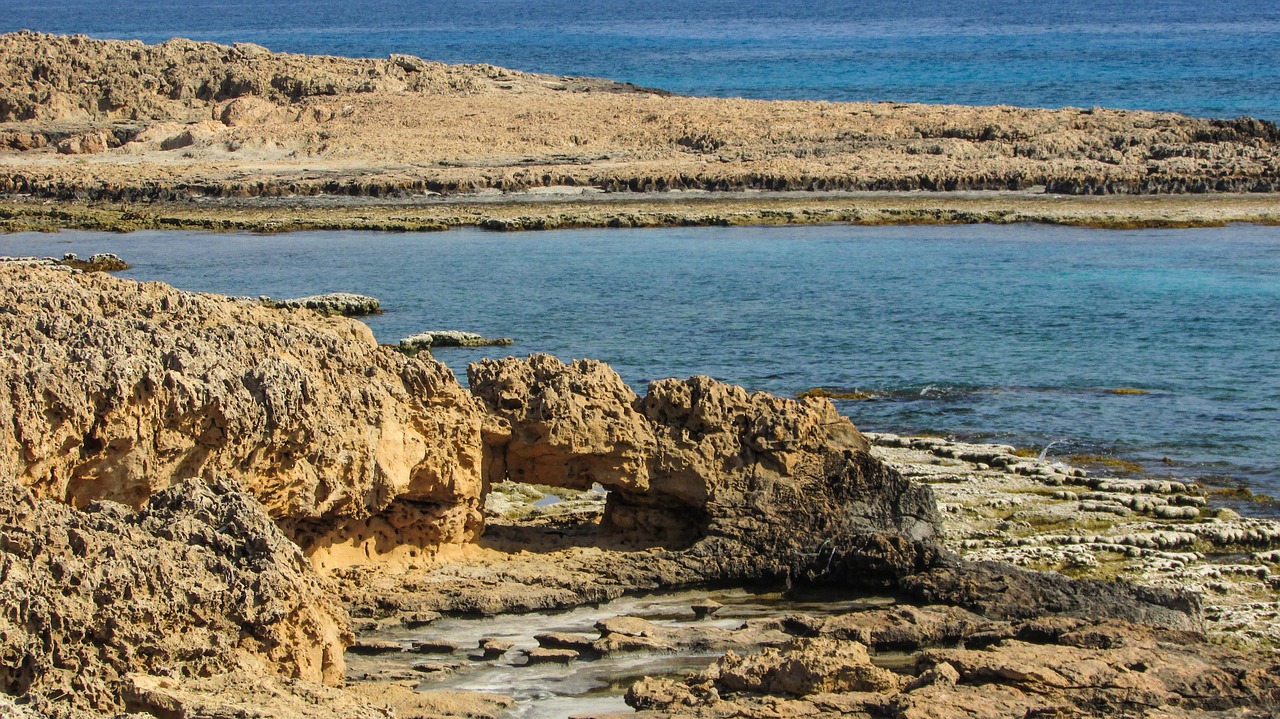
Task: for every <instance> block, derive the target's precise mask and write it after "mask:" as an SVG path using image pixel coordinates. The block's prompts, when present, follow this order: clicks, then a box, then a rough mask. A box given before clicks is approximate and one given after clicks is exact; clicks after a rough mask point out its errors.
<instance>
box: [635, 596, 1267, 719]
mask: <svg viewBox="0 0 1280 719" xmlns="http://www.w3.org/2000/svg"><path fill="white" fill-rule="evenodd" d="M888 611H891V612H896V613H899V614H902V615H904V616H903V618H905V619H906V620H907V621H906V622H904V623H900V625H899V628H898V629H895V630H893V631H892V632H891V634H892V635H893V636H895V637H897V638H898V639H899V640H900V639H903V638H905V637H907V636H908V634H909V630H910V623H911V621H913V619H919V620H922V621H923V623H924V624H925V625H926V626H928V627H930V628H934V627H937V626H942V625H949V626H950V627H952V628H953V629H958V630H959V633H958V634H957V633H955V632H953V631H947V632H943V633H940V634H939V633H934V632H932V631H931V629H926V630H924V631H922V632H919V633H917V634H916V635H915V637H914V640H915V643H914V644H912V643H910V642H908V643H907V644H905V645H902V644H900V645H899V646H900V647H901V646H907V647H910V648H911V649H913V650H918V649H920V648H922V647H923V648H924V651H920V652H919V653H917V654H916V656H915V660H914V662H913V663H912V664H910V665H908V666H906V667H902V668H901V670H902V671H904V673H905V675H906V676H902V675H898V674H894V673H892V672H889V671H887V670H886V669H884V668H882V667H880V666H877V659H876V657H874V656H871V655H869V653H868V651H867V647H866V646H865V645H864V644H863V643H862V642H860V641H857V640H855V639H849V638H841V637H840V636H838V635H837V636H832V634H831V633H829V632H827V631H825V627H824V630H822V631H821V632H820V634H819V635H818V636H813V637H811V638H806V639H797V640H795V641H793V642H792V643H791V644H790V645H789V646H786V647H783V648H782V649H781V650H779V649H765V650H763V651H761V652H759V653H757V654H752V655H747V656H738V655H736V654H733V653H729V654H726V655H725V656H724V657H722V658H721V659H720V660H718V661H717V662H715V663H714V664H712V665H711V666H710V667H708V668H707V669H706V670H704V671H702V672H700V673H698V674H694V675H692V676H690V677H688V678H686V679H684V680H683V681H673V680H670V679H644V680H642V681H640V682H638V683H637V684H635V685H634V686H632V688H631V690H630V691H629V692H628V694H627V702H628V703H629V704H630V705H631V706H633V707H636V708H637V709H641V710H646V711H647V712H649V713H647V714H644V715H643V716H652V717H661V716H681V717H732V716H761V717H763V716H769V717H792V716H794V717H801V716H805V717H823V718H826V717H830V718H832V719H834V718H835V717H866V716H873V717H877V716H894V717H911V718H920V719H923V718H925V717H933V718H936V719H950V718H952V717H970V718H973V717H990V718H991V719H996V718H1003V717H1011V716H1017V717H1022V716H1027V717H1031V716H1036V717H1065V716H1131V717H1152V718H1153V719H1154V718H1155V717H1162V718H1163V717H1206V718H1207V717H1216V716H1255V715H1256V716H1268V715H1270V714H1271V713H1272V712H1274V711H1275V710H1276V709H1277V707H1280V665H1277V664H1275V662H1274V658H1273V657H1272V658H1268V657H1266V656H1263V655H1260V654H1251V653H1242V652H1236V651H1234V650H1231V649H1228V648H1225V647H1222V646H1218V645H1214V644H1209V643H1206V642H1204V641H1203V639H1202V638H1201V637H1199V636H1198V635H1196V634H1194V633H1187V632H1173V631H1163V630H1156V629H1152V628H1150V627H1147V626H1142V625H1138V624H1130V623H1127V622H1121V621H1098V620H1093V619H1064V618H1055V617H1047V618H1042V619H1038V620H1033V621H1029V622H1019V623H1008V622H1004V623H999V622H997V623H993V622H980V621H975V619H976V618H974V619H970V620H963V619H962V618H960V617H957V616H954V612H946V611H944V612H941V613H939V612H938V611H937V610H915V609H907V610H888ZM885 614H886V612H883V611H876V612H867V613H864V615H862V616H859V615H851V616H848V617H836V618H834V619H833V620H832V621H831V622H829V624H835V625H836V626H837V627H843V626H846V625H849V624H850V621H848V620H852V623H853V624H862V625H865V627H867V629H868V631H869V632H870V631H876V627H878V625H879V624H880V622H881V621H882V620H884V619H886V618H888V617H886V616H885ZM907 615H909V616H907ZM931 615H938V616H931ZM957 620H961V621H957ZM904 629H905V630H908V631H906V632H904V631H903V630H904ZM837 634H838V633H837ZM864 636H865V635H864ZM957 642H959V643H961V644H962V646H961V647H960V648H955V647H954V645H955V644H956V643H957ZM965 645H967V646H965ZM930 646H932V647H939V648H929V647H930ZM942 647H945V648H942Z"/></svg>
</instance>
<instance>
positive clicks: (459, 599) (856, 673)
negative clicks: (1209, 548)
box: [0, 266, 1280, 719]
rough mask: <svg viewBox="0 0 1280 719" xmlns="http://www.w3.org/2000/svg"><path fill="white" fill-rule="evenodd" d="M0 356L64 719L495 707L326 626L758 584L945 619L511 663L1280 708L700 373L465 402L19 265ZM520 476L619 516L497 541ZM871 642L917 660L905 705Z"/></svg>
mask: <svg viewBox="0 0 1280 719" xmlns="http://www.w3.org/2000/svg"><path fill="white" fill-rule="evenodd" d="M0 356H3V358H4V360H5V361H4V363H3V364H2V365H0V371H2V372H3V374H2V375H0V407H4V409H5V410H6V416H5V419H6V420H7V421H5V422H0V489H3V493H0V518H3V520H4V521H3V523H0V550H3V552H4V554H3V555H0V568H2V569H3V574H2V575H0V576H3V578H4V582H3V583H2V584H0V607H2V608H3V614H2V615H0V617H3V619H4V622H5V624H4V626H3V627H0V679H3V681H4V685H3V689H4V690H5V691H6V692H9V693H16V694H20V695H23V701H24V702H27V703H32V704H36V705H38V706H39V707H40V708H41V710H46V709H47V710H49V711H52V713H53V714H54V715H55V716H68V717H77V719H78V718H79V717H82V716H83V717H89V718H90V719H91V718H92V717H95V716H100V715H102V714H104V713H113V712H118V711H120V710H121V709H141V710H145V711H149V712H151V713H152V714H153V715H156V716H166V717H167V716H238V715H242V714H244V713H246V712H249V713H252V712H254V711H259V710H260V709H261V708H262V707H269V708H270V711H273V712H275V713H276V714H277V715H280V716H290V717H292V716H306V717H316V718H317V719H327V718H328V717H335V718H336V717H343V718H344V719H346V718H349V717H360V718H363V717H373V716H387V714H388V712H390V713H393V714H394V713H396V712H399V713H400V714H401V715H403V716H406V717H408V716H430V717H436V716H464V715H465V716H473V717H477V716H491V715H494V714H495V713H497V712H500V711H501V710H502V708H503V707H505V706H507V705H508V704H509V703H510V702H509V700H508V699H504V698H501V697H491V696H481V695H476V694H466V693H456V692H453V693H450V692H443V693H442V692H430V693H415V692H413V691H411V689H410V687H412V686H415V685H417V684H418V681H417V680H416V677H413V676H412V674H413V673H423V672H421V671H418V670H415V669H412V668H410V669H408V670H404V671H406V672H408V673H409V674H410V676H409V678H406V677H403V676H381V675H377V672H374V674H375V676H373V677H371V679H372V680H373V681H369V682H364V681H361V682H356V683H354V684H348V685H346V686H345V687H342V688H338V687H334V686H328V687H326V686H324V683H330V684H336V683H338V682H340V681H341V679H342V677H341V674H342V657H341V654H340V653H341V650H342V649H343V648H344V647H346V646H347V645H348V643H349V642H350V641H351V640H352V637H351V635H349V634H348V633H347V630H346V620H347V618H348V617H347V616H343V615H344V612H342V611H341V610H339V609H337V607H338V606H339V605H341V606H343V607H345V609H346V612H345V614H349V615H350V616H351V617H354V618H356V619H357V620H358V621H359V622H360V625H361V626H360V627H359V628H360V629H361V630H362V631H372V632H374V634H373V635H372V636H371V637H369V638H366V640H365V642H366V643H365V644H362V645H359V644H358V645H356V647H355V649H356V650H359V651H361V652H365V653H370V652H372V653H378V652H392V653H396V654H399V653H400V652H401V651H402V650H403V649H404V646H403V645H401V644H399V643H397V642H391V643H388V640H386V639H382V640H381V643H379V641H378V636H377V633H378V632H385V631H390V630H391V627H393V626H397V625H399V626H403V627H422V626H424V625H425V626H427V627H430V626H431V623H432V622H433V621H440V620H439V618H438V617H437V616H436V615H435V614H434V613H436V612H442V613H455V614H456V613H471V614H479V615H489V616H492V615H498V614H502V613H509V612H531V611H539V610H551V609H568V608H573V607H582V606H584V605H589V604H593V603H600V602H605V601H608V600H614V599H617V598H619V597H622V596H624V595H632V596H635V595H640V594H643V593H646V592H653V591H657V590H671V589H677V588H694V587H701V588H705V587H707V586H709V585H710V586H717V587H725V586H747V585H758V584H760V583H772V584H774V585H777V586H781V587H787V588H791V589H793V590H794V589H797V588H799V589H804V588H809V587H814V586H822V587H827V588H831V589H834V590H837V591H842V592H853V591H856V590H862V591H866V590H875V591H891V592H893V593H895V594H897V595H899V596H901V597H903V598H906V599H910V600H911V601H912V602H915V603H919V604H922V605H932V606H908V605H903V606H895V607H891V608H872V609H867V610H865V611H861V612H855V613H852V614H845V615H840V616H813V614H812V613H807V614H806V613H804V612H797V613H794V614H788V615H786V616H772V617H767V618H763V619H759V620H750V621H747V622H746V624H747V625H748V630H749V631H748V635H749V636H750V639H749V641H748V640H747V639H746V638H745V637H744V636H743V635H742V634H741V630H739V629H735V628H733V627H729V626H718V625H717V624H716V622H717V621H721V620H716V619H712V620H708V621H704V622H697V623H694V624H693V625H690V626H688V627H682V628H679V631H676V630H675V629H674V628H672V627H670V626H664V625H662V624H661V623H653V622H648V621H646V620H644V619H643V618H639V619H637V618H626V617H623V618H617V617H613V618H606V619H605V620H604V622H603V623H602V624H601V626H600V627H599V636H597V637H591V636H585V637H584V636H573V635H572V633H565V632H560V633H559V634H556V633H555V632H550V633H544V636H542V637H540V643H541V644H542V646H541V647H540V648H537V649H533V648H530V649H529V650H528V651H526V656H528V657H529V658H531V659H534V660H536V661H537V662H539V663H545V664H547V665H554V664H555V663H556V662H560V661H581V662H583V663H584V665H585V664H586V663H588V662H589V661H591V660H595V659H596V658H597V657H611V656H614V655H622V654H629V653H633V652H638V653H640V654H645V653H649V654H662V653H675V654H680V653H686V654H687V653H697V652H707V653H714V654H717V655H718V654H723V655H724V656H723V657H722V658H720V659H718V660H716V663H715V664H714V665H713V666H711V667H709V668H707V669H705V670H704V671H702V672H700V673H698V674H697V675H694V676H691V677H687V678H684V679H680V680H674V679H661V678H655V679H652V680H644V681H640V682H637V683H635V685H634V686H632V687H631V688H630V690H629V695H628V701H629V702H630V704H631V705H632V706H634V707H639V708H642V709H644V710H645V711H650V712H657V713H658V715H663V716H666V715H690V714H693V715H699V716H727V715H746V716H753V715H757V714H762V713H770V712H773V714H771V715H786V714H787V713H792V714H806V715H809V714H812V715H821V714H824V713H825V714H829V715H832V716H835V715H850V714H851V715H854V716H857V715H861V714H867V715H870V714H901V715H904V716H915V715H927V713H928V712H929V711H932V710H931V709H929V707H933V706H935V705H938V706H943V707H948V706H949V707H952V708H963V707H964V706H969V705H973V704H980V703H981V702H983V701H986V700H988V699H990V700H991V701H992V702H993V704H992V706H994V707H996V710H995V714H993V715H1001V714H1000V712H1003V711H1006V710H1007V711H1012V712H1014V713H1016V714H1018V715H1026V714H1031V715H1045V713H1046V712H1048V714H1047V715H1055V716H1056V715H1062V714H1064V713H1065V714H1068V715H1069V714H1071V713H1072V712H1079V711H1095V712H1102V713H1117V712H1128V711H1132V712H1135V713H1139V714H1141V713H1145V712H1147V711H1148V709H1150V708H1152V707H1157V708H1158V707H1163V706H1166V705H1168V706H1173V707H1177V708H1179V711H1183V710H1185V711H1183V714H1184V715H1197V714H1203V713H1205V712H1211V711H1219V710H1235V709H1240V708H1244V707H1249V708H1264V709H1265V708H1274V707H1276V706H1277V705H1278V702H1280V690H1278V688H1277V687H1278V686H1280V679H1278V677H1280V665H1276V664H1275V663H1274V662H1272V661H1270V660H1268V659H1267V658H1266V657H1265V656H1263V655H1260V654H1257V653H1249V652H1237V651H1234V650H1231V649H1227V648H1224V647H1217V646H1212V645H1209V644H1206V643H1205V642H1204V636H1203V629H1204V624H1203V610H1202V607H1201V603H1200V600H1199V598H1198V597H1197V596H1196V595H1194V594H1191V593H1187V592H1184V591H1180V590H1178V589H1161V588H1144V587H1134V586H1132V585H1129V584H1126V583H1123V582H1103V581H1072V580H1069V579H1067V578H1065V577H1063V576H1061V575H1058V574H1050V573H1039V572H1029V571H1026V570H1022V569H1018V568H1015V567H1012V566H1009V565H1005V564H997V563H968V562H964V561H962V560H960V559H959V558H958V557H956V556H955V555H953V554H951V553H950V552H948V551H946V550H945V549H944V548H943V546H942V544H941V542H940V530H941V528H942V522H941V515H940V514H939V511H938V508H937V504H936V502H935V501H934V497H933V494H932V492H931V491H930V489H929V488H928V487H927V486H925V485H923V484H920V483H918V482H916V481H914V480H912V479H909V478H907V477H904V476H903V474H902V473H901V472H899V471H898V470H896V469H894V468H892V467H890V466H888V465H886V464H885V463H883V462H881V461H879V460H878V459H876V458H875V457H873V456H872V454H870V452H869V449H870V445H869V443H868V442H867V439H866V438H865V437H864V436H863V435H862V434H861V433H859V432H858V430H857V429H856V428H855V427H854V425H853V424H852V423H851V422H850V421H849V420H848V419H846V418H844V417H842V416H840V415H839V414H838V413H836V411H835V409H834V407H833V406H832V405H831V404H830V402H829V401H827V400H825V399H821V398H812V399H808V400H804V401H797V400H788V399H782V398H778V397H773V396H770V395H767V394H763V393H755V394H751V393H747V392H746V391H745V390H743V389H741V388H738V387H731V386H728V385H724V384H722V383H719V382H716V381H714V380H712V379H709V378H706V377H694V378H690V379H688V380H660V381H657V382H654V383H652V384H651V385H650V387H649V389H648V391H647V393H646V395H645V396H643V397H640V396H637V395H636V394H635V393H634V392H633V391H632V390H631V389H630V388H628V387H627V386H626V385H625V384H624V383H623V382H622V381H621V379H620V378H619V377H618V375H617V374H616V373H615V372H613V371H612V370H611V369H609V368H608V367H607V366H606V365H603V364H601V363H598V362H591V361H587V360H579V361H576V362H574V363H572V364H567V365H566V364H564V363H562V362H560V361H559V360H556V359H555V358H552V357H548V356H544V355H533V356H530V357H529V358H527V359H524V360H521V359H516V358H507V359H505V360H498V361H488V362H482V363H478V364H477V365H474V366H473V367H472V368H471V372H470V373H469V374H470V379H471V388H472V389H471V392H468V391H467V390H465V389H463V388H462V387H461V386H460V385H459V384H458V382H457V381H456V379H455V377H454V376H453V374H452V373H451V372H450V371H449V370H448V369H447V368H446V367H444V366H443V365H441V364H440V363H438V362H435V361H434V360H432V359H429V358H427V357H426V356H425V355H424V356H419V357H415V358H407V357H405V356H403V355H401V354H400V353H398V352H396V351H394V350H391V349H388V348H380V347H378V346H377V345H376V344H375V343H374V342H373V340H372V337H371V334H370V332H369V330H368V328H367V327H365V326H364V325H361V324H359V323H356V322H354V321H351V320H346V319H340V318H325V317H321V316H319V315H317V314H316V313H314V312H311V311H309V310H279V309H274V308H267V307H263V306H261V305H260V304H258V303H256V302H239V301H236V300H234V299H231V298H225V297H218V296H212V295H197V294H193V293H188V292H182V291H179V290H175V289H173V288H171V287H167V286H165V285H162V284H159V283H136V282H129V281H123V280H117V279H114V278H111V277H105V276H92V275H72V274H69V273H66V272H57V271H53V270H49V269H45V268H40V267H25V266H18V267H4V268H0ZM473 393H474V394H473ZM508 479H511V480H517V481H524V482H538V483H541V484H545V485H550V486H552V487H561V488H566V489H571V488H576V489H588V488H591V487H593V486H595V485H596V484H599V485H601V486H602V487H605V488H607V489H608V490H609V494H608V499H607V502H606V506H604V507H603V508H602V511H601V512H600V514H598V515H597V514H593V513H592V512H590V511H581V512H578V514H572V511H576V510H574V506H575V505H573V504H572V503H566V504H567V505H569V506H568V507H566V508H565V509H566V516H563V517H560V518H555V517H548V518H544V519H546V521H540V522H520V521H505V522H503V521H498V519H497V518H491V525H492V529H491V533H490V536H488V537H483V536H482V535H481V532H482V530H483V529H484V527H485V518H484V517H483V516H482V515H481V507H482V506H483V501H484V499H485V498H486V495H487V494H488V493H489V491H490V490H491V487H492V484H493V483H495V482H498V481H505V480H508ZM578 509H582V508H581V507H578ZM290 540H292V542H296V545H295V544H293V543H291V541H290ZM296 547H300V548H301V551H300V550H299V549H297V548H296ZM308 559H309V560H310V561H307V560H308ZM317 570H319V571H318V572H317ZM855 596H856V595H855ZM90 601H92V602H94V603H95V604H96V605H97V607H98V611H97V613H94V612H92V611H91V610H90V609H89V602H90ZM628 601H637V600H628ZM191 604H198V605H199V607H200V608H198V609H192V608H191V607H190V606H188V605H191ZM704 610H706V611H710V608H707V607H704ZM585 611H592V610H585ZM202 612H207V614H205V613H202ZM526 620H527V618H526ZM516 621H519V620H516ZM33 622H34V623H33ZM441 626H445V625H441ZM395 636H396V637H397V638H402V637H401V635H398V634H397V635H395ZM406 636H407V635H406ZM411 646H412V645H411ZM761 646H764V647H765V648H764V649H763V650H762V651H756V650H757V649H758V648H759V647H761ZM425 648H426V647H422V649H425ZM437 649H439V647H437ZM489 649H490V650H491V651H492V652H496V653H497V654H496V656H497V655H502V654H504V653H505V652H506V651H507V648H505V647H502V646H501V645H493V646H490V647H489ZM460 650H461V648H460V647H459V648H458V649H457V650H455V649H454V648H453V645H449V646H448V647H446V651H447V652H448V653H454V652H455V651H460ZM882 651H895V652H901V651H907V652H913V653H915V652H922V653H920V654H919V657H920V658H919V660H918V661H917V662H916V663H915V664H914V666H912V667H911V668H910V673H911V677H910V678H907V677H903V676H900V675H897V674H893V673H890V672H887V671H885V670H884V668H883V667H877V666H875V662H873V661H872V656H873V655H875V654H876V653H877V652H882ZM731 652H732V653H731ZM737 652H742V653H741V654H739V653H737ZM496 656H495V657H493V658H496ZM704 658H710V657H704ZM491 660H492V658H491ZM599 661H604V660H603V659H600V660H599ZM602 666H603V665H602ZM1080 667H1085V669H1080ZM535 669H536V668H535ZM434 671H439V670H431V672H434ZM539 671H542V670H539ZM431 672H428V673H431ZM366 673H367V672H366ZM462 674H465V672H464V673H462ZM460 675H461V674H460ZM1131 675H1132V676H1131ZM1137 675H1141V676H1137ZM397 682H400V683H397ZM404 682H407V683H408V685H409V686H405V685H404V684H403V683H404ZM953 690H954V691H953ZM948 692H951V695H952V696H953V698H954V697H959V699H957V700H954V701H952V703H951V704H946V703H945V701H944V700H945V698H946V696H948V694H947V693H948ZM1028 697H1032V699H1029V698H1028ZM1135 697H1137V699H1135ZM939 702H943V703H942V704H939ZM770 707H772V708H770ZM774 709H777V710H778V711H777V712H775V711H774ZM784 710H785V711H784ZM922 712H923V713H922Z"/></svg>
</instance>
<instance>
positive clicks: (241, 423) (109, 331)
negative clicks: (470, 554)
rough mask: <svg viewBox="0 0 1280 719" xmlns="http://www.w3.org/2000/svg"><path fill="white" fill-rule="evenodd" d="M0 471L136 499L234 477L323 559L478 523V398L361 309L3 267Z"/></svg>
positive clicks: (391, 547)
mask: <svg viewBox="0 0 1280 719" xmlns="http://www.w3.org/2000/svg"><path fill="white" fill-rule="evenodd" d="M0 356H2V357H3V358H4V361H3V363H2V364H0V411H2V412H3V414H4V415H5V416H10V417H12V421H10V422H5V423H3V426H0V479H3V480H12V481H17V482H19V483H21V484H24V485H27V486H29V487H31V488H32V489H33V490H34V491H35V493H36V494H37V495H38V496H40V497H42V498H51V499H58V500H62V501H66V502H69V503H72V504H75V505H77V506H85V505H86V504H88V503H89V502H91V501H93V500H96V499H112V500H116V501H120V502H124V503H126V504H130V505H132V506H134V507H138V506H141V505H142V504H143V503H144V502H146V500H147V498H148V497H150V496H151V495H152V494H153V493H155V492H156V491H158V490H160V489H163V488H164V487H166V486H168V485H170V484H172V483H174V482H178V481H181V480H184V479H188V478H192V477H202V476H210V475H212V474H220V475H224V476H227V477H230V478H233V479H235V480H237V481H239V482H241V483H242V484H243V485H244V486H245V488H246V489H247V490H249V491H250V492H251V493H252V494H253V495H254V496H256V497H257V498H258V499H259V500H260V501H261V502H262V503H263V505H264V506H265V507H266V509H267V511H268V512H269V513H270V514H271V516H272V517H273V518H275V519H276V520H277V521H278V522H279V523H280V525H281V526H282V527H283V528H284V529H285V530H286V532H287V533H288V534H290V536H291V537H292V538H294V539H295V540H296V541H298V542H299V543H300V544H301V545H302V546H303V547H304V548H305V549H307V550H308V552H309V553H311V554H312V555H313V557H314V558H315V559H316V560H317V562H318V564H320V565H322V566H324V565H328V564H342V563H351V562H360V561H365V560H367V558H368V557H369V556H371V555H382V554H387V553H394V554H396V555H398V556H401V557H404V558H410V557H412V556H413V555H415V554H418V553H421V552H423V551H430V549H431V548H432V547H433V546H436V545H439V544H442V543H449V542H464V541H467V540H469V539H470V538H472V537H473V536H474V534H475V533H476V532H477V531H478V530H479V528H480V514H479V509H478V507H479V498H480V494H481V477H480V470H481V465H482V463H483V458H482V444H481V441H480V431H481V426H482V424H483V414H484V413H483V409H482V407H481V406H480V405H479V403H477V402H476V401H475V400H474V399H473V398H472V397H471V396H470V395H468V394H467V393H466V392H465V391H464V390H463V389H462V388H461V387H460V386H459V385H458V384H457V381H456V380H455V379H454V377H453V374H452V373H451V372H450V371H449V370H448V368H447V367H445V366H444V365H442V364H440V363H438V362H435V361H434V360H431V359H429V358H422V359H407V358H405V357H403V356H401V355H399V354H398V353H395V352H393V351H389V350H383V349H380V348H378V347H377V346H376V344H375V342H374V340H373V337H372V333H371V332H370V331H369V329H368V328H367V327H365V326H364V325H362V324H359V323H357V322H353V321H349V320H343V319H333V318H323V317H320V316H318V315H316V314H315V313H313V312H310V311H307V310H295V311H280V310H274V309H267V308H263V307H260V306H257V305H254V304H245V303H239V302H236V301H234V300H231V299H228V298H223V297H216V296H210V295H197V294H192V293H189V292H182V291H179V290H175V289H173V288H171V287H168V286H166V285H163V284H159V283H145V284H139V283H136V282H132V281H127V280H119V279H116V278H112V277H107V276H100V275H81V276H68V275H67V274H66V273H57V272H53V271H49V270H42V269H38V268H5V269H4V270H0Z"/></svg>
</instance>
